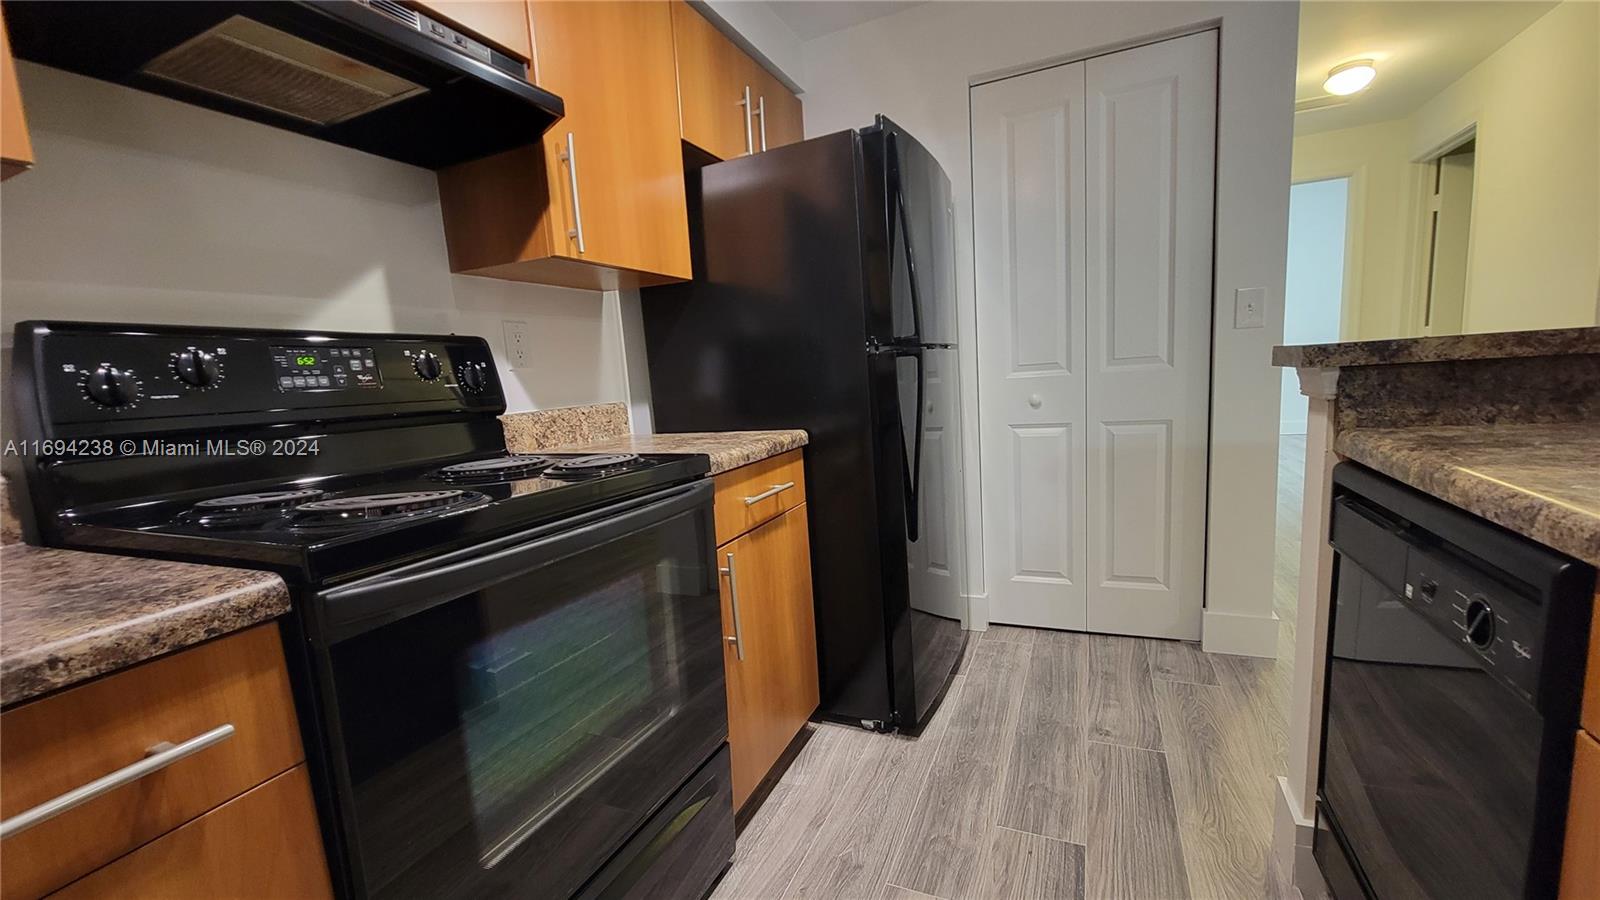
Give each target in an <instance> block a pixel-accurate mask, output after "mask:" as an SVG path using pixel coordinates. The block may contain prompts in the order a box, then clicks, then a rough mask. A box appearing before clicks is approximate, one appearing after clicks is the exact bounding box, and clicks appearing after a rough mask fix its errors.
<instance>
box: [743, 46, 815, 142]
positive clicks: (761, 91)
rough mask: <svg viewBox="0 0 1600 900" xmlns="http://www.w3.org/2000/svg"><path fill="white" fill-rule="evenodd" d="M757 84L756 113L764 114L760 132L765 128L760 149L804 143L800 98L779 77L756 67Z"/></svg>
mask: <svg viewBox="0 0 1600 900" xmlns="http://www.w3.org/2000/svg"><path fill="white" fill-rule="evenodd" d="M754 80H755V84H754V85H751V90H753V91H755V95H756V109H757V111H758V112H760V113H761V114H762V116H761V119H760V120H758V128H759V127H760V126H765V130H764V131H760V132H759V137H758V140H759V142H760V148H761V149H762V150H772V149H775V148H778V147H782V146H783V145H784V144H794V143H798V142H799V141H802V140H804V139H805V124H804V122H803V121H802V120H801V109H800V98H799V97H796V96H795V95H794V94H792V93H790V92H789V88H788V87H786V86H785V85H784V83H783V82H781V81H779V80H778V78H777V76H776V75H773V74H772V73H771V72H768V71H767V70H766V69H764V68H762V67H760V66H757V67H756V73H755V78H754Z"/></svg>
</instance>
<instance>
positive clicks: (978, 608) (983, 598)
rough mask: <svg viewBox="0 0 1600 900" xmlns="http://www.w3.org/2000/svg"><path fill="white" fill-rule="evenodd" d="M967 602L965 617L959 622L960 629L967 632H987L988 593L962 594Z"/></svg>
mask: <svg viewBox="0 0 1600 900" xmlns="http://www.w3.org/2000/svg"><path fill="white" fill-rule="evenodd" d="M962 596H963V597H965V598H966V600H967V617H966V619H964V620H963V621H962V622H961V627H962V628H965V629H966V630H968V631H988V630H989V592H988V591H984V592H983V593H981V594H962Z"/></svg>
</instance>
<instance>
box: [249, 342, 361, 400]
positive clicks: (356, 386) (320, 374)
mask: <svg viewBox="0 0 1600 900" xmlns="http://www.w3.org/2000/svg"><path fill="white" fill-rule="evenodd" d="M271 351H272V368H273V371H274V372H276V373H277V376H278V390H280V391H346V390H361V389H365V388H381V387H383V376H382V374H380V373H379V372H378V361H377V357H376V355H375V354H374V353H373V351H372V348H371V347H317V346H303V345H302V346H299V347H273V348H271Z"/></svg>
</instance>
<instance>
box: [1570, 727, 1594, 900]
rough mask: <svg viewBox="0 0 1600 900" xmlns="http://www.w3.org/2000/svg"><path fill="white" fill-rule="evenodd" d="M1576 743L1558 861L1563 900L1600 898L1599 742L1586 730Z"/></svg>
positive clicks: (1580, 734)
mask: <svg viewBox="0 0 1600 900" xmlns="http://www.w3.org/2000/svg"><path fill="white" fill-rule="evenodd" d="M1577 741H1578V746H1577V750H1576V755H1574V757H1573V760H1572V798H1571V800H1570V802H1569V803H1568V805H1567V841H1566V849H1565V851H1564V852H1563V854H1562V858H1561V896H1562V898H1563V900H1589V898H1593V897H1600V743H1596V742H1595V739H1594V736H1593V735H1591V734H1589V733H1588V732H1587V731H1580V732H1578V737H1577Z"/></svg>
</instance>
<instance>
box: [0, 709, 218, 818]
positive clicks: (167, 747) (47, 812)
mask: <svg viewBox="0 0 1600 900" xmlns="http://www.w3.org/2000/svg"><path fill="white" fill-rule="evenodd" d="M230 737H233V725H232V724H231V723H230V724H226V725H218V726H217V727H216V728H213V729H211V730H210V731H207V732H206V733H204V734H201V735H196V736H195V737H192V738H190V739H188V740H187V741H184V742H183V743H181V744H177V745H173V744H168V743H165V742H163V743H160V744H156V745H155V746H154V747H151V748H150V749H149V750H147V751H145V757H144V759H141V760H139V761H138V762H136V763H133V764H132V765H127V766H123V767H122V768H120V769H118V770H116V771H115V772H112V773H110V774H109V775H102V776H101V777H99V778H96V779H95V780H93V781H91V782H89V783H88V784H85V785H83V786H81V787H75V788H73V789H72V790H70V791H67V792H66V793H65V794H62V795H61V796H59V797H53V798H51V799H49V800H46V801H45V802H43V803H41V804H39V805H38V806H35V807H33V808H32V809H29V810H25V811H23V812H20V813H17V814H16V815H14V816H12V817H11V818H9V819H6V820H5V821H4V822H0V839H4V838H8V837H11V836H12V835H14V834H18V833H20V832H23V831H27V830H28V829H29V828H32V827H33V826H35V825H38V824H40V823H41V822H47V821H49V820H51V819H54V818H55V817H56V816H59V815H61V814H62V813H64V812H66V811H68V810H70V809H73V808H75V807H79V806H82V805H83V804H85V803H88V802H89V801H90V800H93V799H95V798H96V797H100V796H103V795H105V794H109V793H111V792H112V791H114V790H116V789H117V788H120V787H125V786H127V785H130V784H132V783H134V782H135V781H138V780H139V779H141V778H143V777H145V776H146V775H150V774H153V773H155V772H159V771H161V770H162V769H165V768H166V767H167V766H170V765H172V764H173V763H175V762H177V761H178V760H180V759H183V758H184V757H185V756H193V755H194V754H196V753H199V752H200V751H201V750H204V749H206V748H207V747H210V746H211V745H213V744H219V743H221V742H223V741H225V740H227V739H228V738H230Z"/></svg>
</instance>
